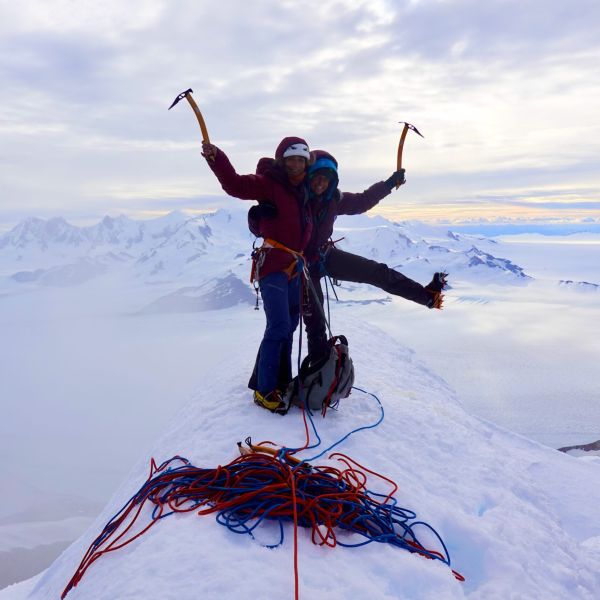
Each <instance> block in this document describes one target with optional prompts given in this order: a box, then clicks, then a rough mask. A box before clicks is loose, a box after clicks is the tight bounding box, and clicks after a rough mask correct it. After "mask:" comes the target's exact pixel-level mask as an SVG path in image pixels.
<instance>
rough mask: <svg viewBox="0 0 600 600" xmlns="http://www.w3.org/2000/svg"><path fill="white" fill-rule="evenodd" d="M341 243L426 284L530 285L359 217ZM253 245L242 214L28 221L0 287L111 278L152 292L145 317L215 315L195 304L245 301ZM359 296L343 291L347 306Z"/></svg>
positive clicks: (470, 247) (429, 235)
mask: <svg viewBox="0 0 600 600" xmlns="http://www.w3.org/2000/svg"><path fill="white" fill-rule="evenodd" d="M338 238H343V239H342V240H341V241H340V242H339V246H340V247H341V248H343V249H345V250H347V251H351V252H354V253H356V254H360V255H362V256H366V257H368V258H372V259H374V260H377V261H380V262H386V263H388V264H389V265H390V266H392V267H395V268H397V269H399V270H401V271H402V272H404V273H405V274H406V275H408V276H410V277H413V278H415V279H417V280H420V281H423V283H425V282H427V281H429V279H430V277H431V274H432V273H433V272H434V271H441V270H445V271H449V272H450V273H451V277H452V279H454V280H456V279H463V280H466V281H478V282H481V281H484V282H497V283H502V284H504V283H508V284H518V283H521V282H523V281H526V280H527V279H528V276H527V275H526V274H525V272H524V271H523V269H522V268H521V267H519V266H518V265H515V264H513V263H512V262H511V261H509V260H507V259H504V258H501V257H499V256H497V255H496V254H497V250H499V248H498V247H497V245H496V244H494V243H493V242H491V241H490V240H485V239H483V238H477V237H476V236H465V235H457V234H453V233H452V232H449V231H444V230H436V229H434V228H426V227H425V226H423V225H420V224H414V223H413V224H410V223H407V224H398V223H393V222H391V221H387V220H385V219H382V218H381V217H377V218H374V219H372V218H369V217H365V216H360V217H345V218H340V219H339V221H338V224H337V228H336V231H335V234H334V239H338ZM253 242H254V238H253V236H252V234H251V233H250V232H249V231H248V228H247V223H246V211H245V208H243V207H242V208H240V207H235V208H233V209H231V210H219V211H217V212H215V213H212V214H207V215H202V216H197V217H188V216H186V215H184V214H183V213H180V212H173V213H170V214H168V215H166V216H164V217H160V218H157V219H153V220H148V221H135V220H133V219H129V218H127V217H123V216H121V217H118V218H111V217H108V216H107V217H104V219H102V221H100V222H99V223H98V224H96V225H94V226H91V227H75V226H73V225H70V224H69V223H67V222H66V221H65V220H64V219H63V218H60V217H57V218H54V219H50V220H47V221H44V220H42V219H37V218H31V219H27V220H25V221H23V222H22V223H20V224H19V225H17V226H16V227H14V228H13V229H12V230H11V231H9V232H8V233H6V234H4V235H3V236H1V237H0V286H2V287H6V288H8V289H9V290H12V291H18V290H23V289H35V288H36V287H39V286H46V287H47V286H59V287H64V286H73V285H79V284H82V283H85V282H88V281H90V280H93V279H96V278H99V277H102V276H111V275H112V276H114V275H117V276H119V277H121V278H122V279H123V280H125V281H129V282H131V281H135V282H138V284H141V285H157V284H158V287H157V292H156V295H155V298H154V300H153V301H152V303H151V305H150V306H148V307H147V309H144V310H148V311H150V312H152V311H156V310H161V311H176V310H179V309H181V310H183V311H189V310H202V309H203V308H206V307H208V306H209V307H210V308H212V309H214V308H217V306H218V304H219V303H218V302H212V301H209V300H207V301H206V302H198V301H197V300H193V298H196V297H198V295H200V296H202V295H204V294H205V293H207V290H209V289H212V288H215V287H216V288H219V290H220V291H219V292H217V295H216V296H215V298H219V299H221V300H222V306H223V307H226V306H230V305H231V304H232V303H236V302H248V301H252V299H251V294H252V292H251V288H250V286H249V283H248V273H249V270H250V254H251V249H252V244H253ZM2 276H3V277H2ZM223 277H226V284H224V283H223V281H222V279H223ZM357 288H358V289H359V291H360V289H361V286H349V288H348V290H349V293H350V297H349V298H347V300H350V301H352V300H353V297H352V296H353V295H352V291H353V290H356V289H357ZM202 290H204V291H202ZM372 292H373V290H371V293H372ZM378 294H379V295H378V297H380V298H385V296H386V295H385V294H384V293H383V292H380V293H379V292H378Z"/></svg>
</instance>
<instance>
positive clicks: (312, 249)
mask: <svg viewBox="0 0 600 600" xmlns="http://www.w3.org/2000/svg"><path fill="white" fill-rule="evenodd" d="M312 154H313V162H312V164H311V165H310V167H309V169H308V189H309V197H310V203H311V211H312V214H313V230H312V237H311V239H310V241H309V243H308V246H307V249H306V252H305V254H306V258H307V260H308V262H309V264H310V268H309V270H310V275H311V282H312V285H311V287H312V288H313V290H314V293H316V295H317V297H318V303H317V301H316V300H315V299H314V296H313V294H312V293H311V295H310V300H311V303H310V305H309V310H308V311H306V312H305V314H304V315H303V316H304V323H305V326H306V337H307V340H308V353H309V355H310V356H313V357H315V360H318V358H319V357H321V356H323V355H324V354H326V353H327V352H328V351H329V348H328V344H327V335H326V328H325V325H326V324H325V315H324V312H323V308H322V307H323V291H322V288H321V279H322V277H324V276H326V275H327V276H329V277H331V278H333V279H337V280H339V281H352V282H354V283H368V284H370V285H373V286H375V287H378V288H381V289H382V290H385V291H386V292H388V293H390V294H393V295H395V296H401V297H402V298H406V299H407V300H412V301H413V302H416V303H418V304H422V305H424V306H427V307H429V308H441V304H442V298H443V296H442V294H441V292H442V289H443V288H444V286H445V284H446V280H445V274H444V273H436V274H435V275H434V278H433V280H432V281H431V283H429V284H428V285H427V287H423V286H422V285H421V284H420V283H417V282H416V281H413V280H412V279H409V278H408V277H406V276H405V275H403V274H402V273H400V272H399V271H395V270H394V269H390V268H389V267H388V266H387V265H385V264H383V263H378V262H376V261H374V260H369V259H367V258H364V257H362V256H357V255H356V254H351V253H350V252H344V251H343V250H340V249H339V248H336V247H335V246H334V245H333V244H332V243H330V242H329V239H330V237H331V235H332V233H333V224H334V222H335V219H336V218H337V216H338V215H355V214H360V213H364V212H366V211H368V210H369V209H371V208H373V207H374V206H375V205H376V204H377V203H378V202H379V201H380V200H381V199H383V198H385V197H386V196H387V195H388V194H390V192H391V191H392V189H393V188H394V187H395V186H396V185H397V184H400V185H402V184H403V183H404V181H405V180H404V169H401V170H400V171H396V172H395V173H393V174H392V176H391V177H389V178H388V179H387V180H386V181H380V182H378V183H375V184H374V185H372V186H371V187H370V188H368V189H367V190H365V191H364V192H362V193H359V194H351V193H345V192H344V193H342V192H340V191H339V190H338V172H337V169H338V164H337V161H336V160H335V158H334V157H333V156H332V155H331V154H329V153H328V152H325V151H324V150H315V151H313V153H312Z"/></svg>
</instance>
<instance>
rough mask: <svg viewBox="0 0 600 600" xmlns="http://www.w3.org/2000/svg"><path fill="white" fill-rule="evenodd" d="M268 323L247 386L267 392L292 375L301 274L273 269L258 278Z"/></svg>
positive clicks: (276, 387)
mask: <svg viewBox="0 0 600 600" xmlns="http://www.w3.org/2000/svg"><path fill="white" fill-rule="evenodd" d="M258 285H259V288H260V294H261V297H262V300H263V307H264V309H265V315H266V317H267V326H266V328H265V334H264V336H263V339H262V342H261V344H260V348H259V350H258V356H257V357H256V364H255V365H254V371H253V373H252V376H251V377H250V381H249V383H248V387H249V388H250V389H253V390H258V391H259V392H260V393H261V394H268V393H269V392H272V391H273V390H275V389H280V390H284V389H285V388H286V387H287V384H288V383H289V382H290V380H291V379H292V340H293V337H294V331H295V330H296V327H298V322H299V320H300V277H294V278H293V279H288V276H287V275H286V274H285V273H283V272H278V273H272V274H271V275H267V276H266V277H263V278H262V279H261V280H260V281H259V282H258Z"/></svg>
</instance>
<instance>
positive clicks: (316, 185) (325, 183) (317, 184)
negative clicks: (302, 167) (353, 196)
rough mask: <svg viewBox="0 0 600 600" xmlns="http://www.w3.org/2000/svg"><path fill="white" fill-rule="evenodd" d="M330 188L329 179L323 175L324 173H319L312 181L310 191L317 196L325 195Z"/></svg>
mask: <svg viewBox="0 0 600 600" xmlns="http://www.w3.org/2000/svg"><path fill="white" fill-rule="evenodd" d="M328 187H329V178H328V177H327V176H326V175H323V174H322V173H317V174H316V175H315V176H314V177H313V178H312V179H311V180H310V189H311V190H312V192H313V193H314V194H315V195H317V196H320V195H321V194H324V193H325V191H326V190H327V188H328Z"/></svg>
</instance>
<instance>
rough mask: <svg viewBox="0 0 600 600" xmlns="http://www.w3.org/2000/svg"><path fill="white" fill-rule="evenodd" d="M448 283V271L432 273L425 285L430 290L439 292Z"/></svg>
mask: <svg viewBox="0 0 600 600" xmlns="http://www.w3.org/2000/svg"><path fill="white" fill-rule="evenodd" d="M447 285H448V273H444V271H442V272H441V273H434V274H433V279H432V280H431V281H430V282H429V283H428V284H427V285H426V286H425V289H426V290H429V291H430V292H441V291H442V290H443V289H445V288H446V286H447Z"/></svg>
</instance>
